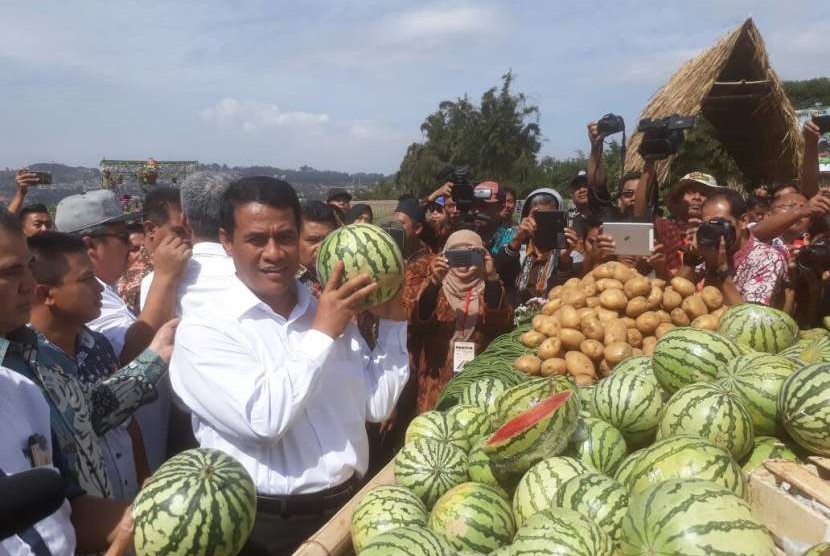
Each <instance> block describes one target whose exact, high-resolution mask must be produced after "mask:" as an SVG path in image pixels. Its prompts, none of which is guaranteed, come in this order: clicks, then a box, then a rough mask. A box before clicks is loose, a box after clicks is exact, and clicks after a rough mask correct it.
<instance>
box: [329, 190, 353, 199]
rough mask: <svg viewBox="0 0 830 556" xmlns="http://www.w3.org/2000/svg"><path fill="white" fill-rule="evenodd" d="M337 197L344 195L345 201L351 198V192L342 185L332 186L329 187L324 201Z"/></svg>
mask: <svg viewBox="0 0 830 556" xmlns="http://www.w3.org/2000/svg"><path fill="white" fill-rule="evenodd" d="M338 197H345V198H346V200H347V201H351V200H352V194H351V193H349V192H348V191H346V190H345V189H343V188H342V187H334V188H332V189H329V196H328V197H327V198H326V202H329V201H331V200H332V199H337V198H338Z"/></svg>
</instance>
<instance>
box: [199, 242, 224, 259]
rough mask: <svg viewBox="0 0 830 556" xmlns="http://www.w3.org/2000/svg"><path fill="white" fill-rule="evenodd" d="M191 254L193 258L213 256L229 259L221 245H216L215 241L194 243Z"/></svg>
mask: <svg viewBox="0 0 830 556" xmlns="http://www.w3.org/2000/svg"><path fill="white" fill-rule="evenodd" d="M192 252H193V255H194V256H195V255H213V256H221V257H228V258H230V256H229V255H228V254H227V253H225V248H224V247H222V244H221V243H216V242H215V241H200V242H199V243H194V244H193V249H192Z"/></svg>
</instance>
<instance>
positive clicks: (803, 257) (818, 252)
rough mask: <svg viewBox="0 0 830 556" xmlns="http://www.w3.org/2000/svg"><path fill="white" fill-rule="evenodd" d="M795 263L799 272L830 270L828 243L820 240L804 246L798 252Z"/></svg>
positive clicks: (829, 243) (829, 246) (829, 247)
mask: <svg viewBox="0 0 830 556" xmlns="http://www.w3.org/2000/svg"><path fill="white" fill-rule="evenodd" d="M795 263H796V265H797V266H798V269H799V270H803V271H806V272H824V271H825V270H830V241H828V240H826V239H820V240H818V241H816V242H814V243H811V244H810V245H805V246H804V247H802V248H801V250H800V251H799V252H798V256H797V257H796V258H795Z"/></svg>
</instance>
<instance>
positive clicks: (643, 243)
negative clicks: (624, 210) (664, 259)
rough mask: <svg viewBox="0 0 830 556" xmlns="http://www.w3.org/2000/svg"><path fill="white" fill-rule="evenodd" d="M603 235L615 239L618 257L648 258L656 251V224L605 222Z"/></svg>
mask: <svg viewBox="0 0 830 556" xmlns="http://www.w3.org/2000/svg"><path fill="white" fill-rule="evenodd" d="M602 233H603V235H606V236H611V237H612V238H614V243H616V244H617V251H616V254H617V255H633V256H640V257H647V256H649V255H651V251H652V250H653V249H654V224H653V223H651V222H604V223H603V224H602Z"/></svg>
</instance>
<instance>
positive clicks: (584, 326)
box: [579, 317, 605, 341]
mask: <svg viewBox="0 0 830 556" xmlns="http://www.w3.org/2000/svg"><path fill="white" fill-rule="evenodd" d="M579 329H580V330H582V333H583V334H585V337H586V338H589V339H591V340H599V341H602V340H603V339H604V338H605V327H604V326H603V325H602V323H601V322H600V321H599V320H598V319H596V318H592V317H586V318H584V319H582V322H581V323H580V324H579Z"/></svg>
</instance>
